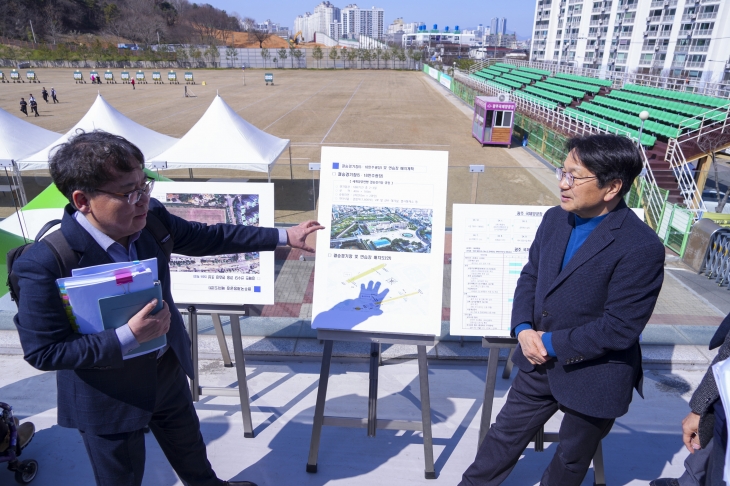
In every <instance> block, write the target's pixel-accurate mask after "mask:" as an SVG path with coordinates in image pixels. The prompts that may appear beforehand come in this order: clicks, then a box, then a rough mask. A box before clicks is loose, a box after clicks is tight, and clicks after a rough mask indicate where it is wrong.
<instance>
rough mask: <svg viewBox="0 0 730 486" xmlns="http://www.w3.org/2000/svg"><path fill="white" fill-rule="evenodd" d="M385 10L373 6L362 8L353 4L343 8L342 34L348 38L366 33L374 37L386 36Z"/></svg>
mask: <svg viewBox="0 0 730 486" xmlns="http://www.w3.org/2000/svg"><path fill="white" fill-rule="evenodd" d="M384 23H385V11H384V10H383V9H382V8H376V7H373V8H371V9H362V8H360V7H358V6H357V5H356V4H351V5H348V6H346V7H345V8H343V9H342V35H343V37H345V38H348V39H357V38H359V36H360V35H361V34H362V35H366V36H368V37H372V38H374V39H382V38H383V37H384V36H385V25H384Z"/></svg>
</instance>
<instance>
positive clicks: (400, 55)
mask: <svg viewBox="0 0 730 486" xmlns="http://www.w3.org/2000/svg"><path fill="white" fill-rule="evenodd" d="M398 60H399V61H400V62H401V68H402V67H403V63H404V62H406V51H405V50H403V49H398Z"/></svg>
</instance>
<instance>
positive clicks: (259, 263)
mask: <svg viewBox="0 0 730 486" xmlns="http://www.w3.org/2000/svg"><path fill="white" fill-rule="evenodd" d="M152 197H154V198H156V199H157V200H158V201H160V202H161V203H162V204H164V205H165V207H166V208H167V210H168V211H170V213H172V214H174V215H176V216H179V217H182V218H183V219H185V220H188V221H197V222H200V223H207V224H209V225H213V224H216V223H232V224H241V225H245V226H261V227H273V226H274V185H273V184H268V183H266V184H264V183H255V184H254V183H241V182H156V183H155V188H154V190H153V192H152ZM170 277H171V284H172V296H173V298H174V299H175V302H176V303H189V304H222V305H243V304H265V305H271V304H273V303H274V252H273V251H263V252H257V253H240V254H238V253H236V254H231V255H218V256H209V257H186V256H184V255H177V254H174V253H173V254H172V257H171V261H170Z"/></svg>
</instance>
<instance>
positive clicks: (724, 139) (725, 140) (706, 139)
mask: <svg viewBox="0 0 730 486" xmlns="http://www.w3.org/2000/svg"><path fill="white" fill-rule="evenodd" d="M728 145H730V131H728V130H721V129H718V130H715V131H713V132H709V133H705V134H704V135H701V136H700V137H699V138H698V139H697V147H698V148H699V149H700V150H702V153H704V154H705V155H707V156H709V157H710V159H711V160H712V169H713V171H714V173H715V191H716V192H717V208H715V212H716V213H721V212H722V210H723V209H724V208H725V204H726V203H727V198H728V195H730V187H728V188H727V189H725V195H724V196H722V197H720V194H721V192H720V177H719V174H718V171H717V159H716V155H717V152H718V151H719V150H722V149H723V148H724V147H727V146H728Z"/></svg>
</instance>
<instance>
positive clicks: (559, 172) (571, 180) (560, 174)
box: [555, 167, 596, 187]
mask: <svg viewBox="0 0 730 486" xmlns="http://www.w3.org/2000/svg"><path fill="white" fill-rule="evenodd" d="M555 177H557V178H558V181H562V180H563V178H565V182H567V183H568V187H573V185H575V181H582V180H583V179H595V178H596V176H591V177H575V176H574V175H573V174H571V173H570V172H565V171H564V170H563V168H562V167H556V168H555Z"/></svg>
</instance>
